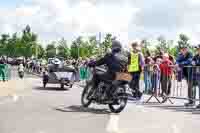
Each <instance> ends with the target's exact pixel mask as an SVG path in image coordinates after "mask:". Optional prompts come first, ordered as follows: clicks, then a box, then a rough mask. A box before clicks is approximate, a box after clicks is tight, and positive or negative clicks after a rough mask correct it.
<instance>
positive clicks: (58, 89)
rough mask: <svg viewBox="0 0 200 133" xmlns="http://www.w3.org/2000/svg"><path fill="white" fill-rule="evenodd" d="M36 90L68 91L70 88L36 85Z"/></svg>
mask: <svg viewBox="0 0 200 133" xmlns="http://www.w3.org/2000/svg"><path fill="white" fill-rule="evenodd" d="M34 89H35V90H42V91H68V90H69V89H68V88H65V89H61V88H59V87H46V88H44V87H36V88H34Z"/></svg>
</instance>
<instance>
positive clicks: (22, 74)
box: [18, 71, 24, 79]
mask: <svg viewBox="0 0 200 133" xmlns="http://www.w3.org/2000/svg"><path fill="white" fill-rule="evenodd" d="M18 75H19V77H20V78H21V79H23V78H24V72H22V71H19V72H18Z"/></svg>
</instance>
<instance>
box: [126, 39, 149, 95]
mask: <svg viewBox="0 0 200 133" xmlns="http://www.w3.org/2000/svg"><path fill="white" fill-rule="evenodd" d="M131 45H132V50H131V52H130V53H129V55H128V64H129V65H128V72H129V73H131V75H132V77H133V79H132V82H131V84H130V87H131V89H132V90H133V97H135V98H137V99H140V98H141V96H142V93H141V92H140V88H139V82H140V74H141V72H142V71H143V69H144V65H145V63H144V57H143V54H142V53H141V48H140V46H139V44H138V43H137V42H133V43H132V44H131Z"/></svg>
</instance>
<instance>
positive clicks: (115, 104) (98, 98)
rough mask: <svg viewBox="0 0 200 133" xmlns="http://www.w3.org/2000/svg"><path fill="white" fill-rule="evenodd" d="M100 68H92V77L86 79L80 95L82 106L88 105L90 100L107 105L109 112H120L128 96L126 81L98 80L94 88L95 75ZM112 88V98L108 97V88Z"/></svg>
mask: <svg viewBox="0 0 200 133" xmlns="http://www.w3.org/2000/svg"><path fill="white" fill-rule="evenodd" d="M100 71H101V70H99V69H98V68H94V69H93V76H92V77H93V79H92V80H90V81H88V82H87V84H86V86H85V88H84V90H83V92H82V96H81V103H82V105H83V106H84V107H88V106H89V105H90V104H91V103H92V102H94V103H97V104H105V105H108V106H109V108H110V110H111V112H113V113H120V112H121V111H122V110H123V109H124V108H125V106H126V104H127V100H128V96H127V93H126V85H128V81H126V80H120V81H117V82H118V84H117V86H116V85H113V82H112V81H100V83H99V84H98V86H97V87H96V88H94V80H95V76H97V75H98V73H99V72H100ZM111 88H112V98H108V94H107V92H108V90H110V89H111Z"/></svg>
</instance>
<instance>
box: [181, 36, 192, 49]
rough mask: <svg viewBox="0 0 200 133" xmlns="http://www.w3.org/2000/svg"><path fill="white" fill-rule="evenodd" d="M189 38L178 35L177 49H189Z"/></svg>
mask: <svg viewBox="0 0 200 133" xmlns="http://www.w3.org/2000/svg"><path fill="white" fill-rule="evenodd" d="M189 40H190V39H189V37H188V36H187V35H185V34H180V35H179V41H178V49H179V48H180V47H183V46H184V47H188V48H190V44H189Z"/></svg>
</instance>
